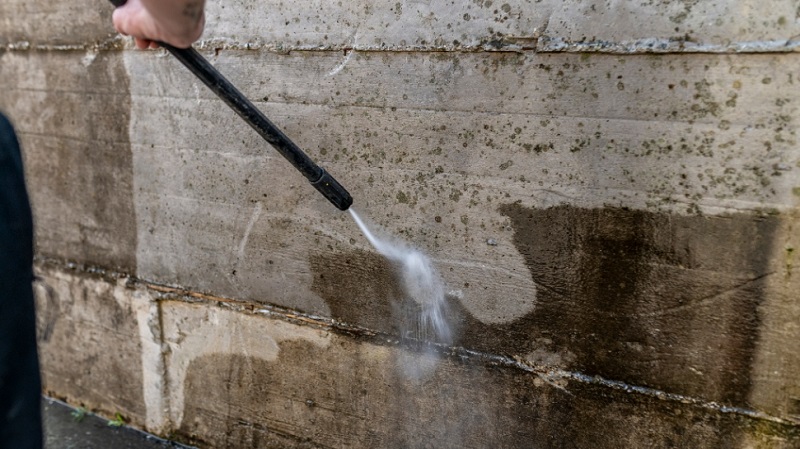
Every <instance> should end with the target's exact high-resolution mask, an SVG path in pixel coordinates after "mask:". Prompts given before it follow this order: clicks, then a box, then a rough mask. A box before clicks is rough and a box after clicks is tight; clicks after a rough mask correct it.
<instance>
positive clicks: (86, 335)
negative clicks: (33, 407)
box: [37, 263, 163, 427]
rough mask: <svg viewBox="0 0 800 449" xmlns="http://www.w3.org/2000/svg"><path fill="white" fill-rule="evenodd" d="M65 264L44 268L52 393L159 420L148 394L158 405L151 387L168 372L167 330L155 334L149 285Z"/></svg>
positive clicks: (41, 299) (42, 319)
mask: <svg viewBox="0 0 800 449" xmlns="http://www.w3.org/2000/svg"><path fill="white" fill-rule="evenodd" d="M61 268H62V267H59V266H58V265H52V264H48V263H43V264H39V265H38V266H37V274H38V275H39V276H40V277H41V278H42V280H43V283H44V285H46V286H48V288H44V287H41V286H40V287H37V318H38V337H39V357H40V363H41V369H42V377H43V388H44V392H45V394H48V395H50V396H53V397H57V398H62V399H64V400H66V401H68V402H70V403H71V404H74V405H81V406H83V407H86V408H87V409H89V410H95V411H99V412H101V413H102V414H104V415H106V416H114V415H115V414H116V413H119V414H121V415H122V416H123V417H124V418H125V419H126V422H129V423H131V424H133V425H136V426H141V427H144V426H146V425H148V424H152V419H151V420H150V421H148V414H150V415H152V416H157V415H158V409H157V408H153V407H150V408H148V406H147V403H146V401H145V399H146V398H148V399H151V403H152V397H153V393H152V389H153V388H158V386H159V385H161V382H160V379H161V377H162V376H163V374H162V371H161V370H158V369H157V368H158V367H157V365H158V363H160V345H159V344H158V343H157V341H158V340H156V339H155V338H159V337H160V332H150V327H151V326H152V329H154V330H156V331H157V330H158V314H157V311H156V310H155V309H151V307H150V306H151V304H154V303H151V300H150V297H149V295H148V293H147V292H146V291H136V290H134V289H131V288H128V287H126V285H125V282H126V280H125V279H124V278H120V279H117V280H114V279H110V278H104V277H102V276H98V275H87V274H86V273H80V272H72V271H68V270H63V269H61ZM48 290H49V293H48ZM153 312H156V313H153ZM142 331H145V332H142ZM153 345H155V348H156V351H155V352H153V351H152V349H153ZM150 356H152V357H150ZM159 393H161V392H159ZM151 427H153V426H151Z"/></svg>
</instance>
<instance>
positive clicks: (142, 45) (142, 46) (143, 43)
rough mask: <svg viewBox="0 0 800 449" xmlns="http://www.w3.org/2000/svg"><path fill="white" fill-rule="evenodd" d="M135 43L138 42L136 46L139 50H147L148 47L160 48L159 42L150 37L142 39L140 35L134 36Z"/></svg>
mask: <svg viewBox="0 0 800 449" xmlns="http://www.w3.org/2000/svg"><path fill="white" fill-rule="evenodd" d="M133 41H134V43H136V48H138V49H139V50H147V49H148V48H153V49H155V48H158V42H156V41H151V40H150V39H142V38H138V37H134V38H133Z"/></svg>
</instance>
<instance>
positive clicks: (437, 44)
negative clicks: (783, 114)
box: [204, 0, 800, 52]
mask: <svg viewBox="0 0 800 449" xmlns="http://www.w3.org/2000/svg"><path fill="white" fill-rule="evenodd" d="M208 17H209V20H208V23H209V27H208V30H207V31H206V33H205V35H204V39H207V40H210V41H211V42H208V44H207V45H209V46H213V45H224V44H225V43H237V44H239V45H241V44H244V43H249V44H251V45H255V46H257V47H258V46H267V47H272V48H279V49H296V48H306V49H308V48H320V47H322V48H342V47H346V48H355V49H361V50H366V49H375V50H401V51H404V50H407V49H408V48H417V49H422V48H424V49H474V48H484V49H488V50H498V49H511V50H513V49H518V48H534V49H538V50H540V51H564V50H577V49H580V50H582V51H618V52H631V51H633V52H653V51H737V50H757V51H758V50H761V51H764V50H770V51H781V50H783V51H785V50H787V49H791V48H796V47H797V43H796V42H794V41H793V39H796V36H797V35H798V34H800V22H798V13H797V4H796V2H793V1H791V0H780V1H772V2H770V6H769V8H764V7H763V2H760V1H758V0H738V1H728V2H726V1H712V0H699V1H698V0H686V1H670V2H661V1H649V2H629V1H620V0H614V1H584V2H580V3H577V4H570V5H569V6H566V5H565V4H564V2H563V1H560V0H544V1H542V0H536V1H531V0H503V1H493V0H473V1H468V2H451V1H443V0H428V1H424V0H423V1H418V0H415V1H402V2H396V1H381V2H373V1H350V2H340V3H337V2H314V1H306V2H292V3H278V4H271V5H269V6H265V5H260V4H256V3H253V2H251V1H247V0H245V1H242V0H239V1H236V2H212V3H210V4H209V14H208Z"/></svg>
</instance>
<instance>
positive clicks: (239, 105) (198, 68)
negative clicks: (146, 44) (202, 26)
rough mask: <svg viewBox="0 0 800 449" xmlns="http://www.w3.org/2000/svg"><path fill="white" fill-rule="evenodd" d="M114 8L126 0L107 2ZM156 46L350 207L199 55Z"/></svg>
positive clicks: (346, 196)
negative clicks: (173, 58) (172, 57)
mask: <svg viewBox="0 0 800 449" xmlns="http://www.w3.org/2000/svg"><path fill="white" fill-rule="evenodd" d="M110 1H111V3H112V4H114V6H116V7H120V6H122V5H124V4H125V2H126V0H110ZM158 45H159V46H161V47H163V48H165V49H166V50H167V51H168V52H170V53H172V56H174V57H176V58H177V59H178V60H179V61H180V62H181V63H183V65H185V66H186V68H188V69H189V70H190V71H191V72H192V73H194V74H195V76H197V77H198V78H200V80H201V81H202V82H203V84H205V85H206V86H208V88H209V89H211V90H212V91H213V92H214V93H215V94H217V96H218V97H219V98H220V99H222V101H224V102H225V103H227V104H228V106H230V107H231V109H233V110H234V111H236V113H237V114H239V117H241V118H243V119H244V121H246V122H247V123H248V124H249V125H250V126H251V127H252V128H253V129H255V130H256V132H257V133H259V134H260V135H261V137H263V138H264V140H266V141H267V142H269V144H270V145H272V146H273V147H274V148H275V149H276V150H278V152H279V153H281V155H283V157H285V158H286V159H287V160H288V161H289V162H290V163H291V164H292V165H294V167H295V168H296V169H298V170H300V173H302V174H303V176H305V177H306V179H308V180H309V182H311V185H312V186H314V188H316V189H317V190H318V191H319V193H321V194H322V196H324V197H325V198H327V199H328V201H330V202H331V203H332V204H333V205H334V206H336V207H337V208H338V209H339V210H347V209H348V208H349V207H350V205H351V204H353V197H352V196H350V193H348V192H347V189H345V188H344V187H343V186H342V185H341V184H339V182H338V181H336V179H334V178H333V176H331V175H330V174H329V173H328V172H326V171H325V169H323V168H322V167H320V166H319V165H317V164H315V163H314V161H312V160H311V158H309V157H308V155H307V154H305V153H304V152H303V150H301V149H300V148H299V147H298V146H297V145H296V144H295V143H294V142H292V141H291V140H290V139H289V138H288V137H287V136H286V134H284V133H283V132H282V131H281V130H280V129H278V127H277V126H275V125H274V124H273V123H272V122H271V121H269V119H268V118H267V117H266V116H265V115H264V114H263V113H262V112H261V111H260V110H258V108H256V107H255V106H254V105H253V103H251V102H250V100H248V99H247V98H246V97H245V96H244V95H243V94H242V93H241V92H239V90H238V89H236V87H235V86H234V85H233V84H231V83H230V81H228V80H227V79H226V78H225V77H224V76H222V74H221V73H219V72H218V71H217V69H215V68H214V66H212V65H211V64H210V63H209V62H208V61H207V60H206V59H205V58H204V57H203V56H202V55H200V53H198V52H197V50H195V49H194V48H192V47H189V48H176V47H173V46H172V45H169V44H166V43H164V42H158Z"/></svg>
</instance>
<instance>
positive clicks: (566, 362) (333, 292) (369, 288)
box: [311, 204, 782, 406]
mask: <svg viewBox="0 0 800 449" xmlns="http://www.w3.org/2000/svg"><path fill="white" fill-rule="evenodd" d="M500 211H501V213H502V214H503V215H505V216H507V217H508V218H509V220H510V222H511V226H512V227H513V230H514V237H513V242H514V245H515V246H516V248H517V250H518V251H519V252H520V254H521V255H522V257H523V258H524V260H525V264H526V265H527V268H528V269H529V271H530V276H531V278H532V280H533V282H534V283H535V284H536V286H537V289H538V291H537V302H536V306H535V308H534V310H533V311H532V312H530V313H528V314H527V315H525V316H523V317H521V318H519V319H516V320H514V321H511V322H508V323H502V324H486V323H483V322H481V321H480V320H478V319H476V318H475V317H474V316H472V315H471V314H470V313H469V311H468V310H467V309H466V308H465V307H463V306H462V305H461V303H460V302H459V300H458V298H455V297H452V298H450V300H449V303H450V309H451V310H450V319H451V322H452V323H453V325H454V326H456V327H458V328H459V332H458V340H457V344H458V345H462V346H464V347H467V348H470V349H476V350H480V351H485V352H488V353H493V354H507V355H514V356H518V357H521V358H522V359H524V360H526V361H527V362H529V363H534V364H536V365H546V366H554V367H557V368H561V369H567V370H573V371H578V372H581V373H584V374H588V375H599V376H603V377H605V378H608V379H614V380H619V381H623V382H628V383H630V384H633V385H641V386H648V387H652V388H657V389H662V390H666V391H669V392H674V393H679V394H684V395H688V396H692V397H697V398H703V399H706V400H711V401H721V402H724V403H727V404H736V405H740V406H747V405H748V402H747V401H748V395H749V392H750V388H751V383H752V378H751V377H752V376H751V365H752V363H753V359H754V356H755V351H756V344H757V342H758V339H759V331H760V326H761V317H760V311H759V307H760V305H761V304H762V301H763V299H764V297H765V295H766V294H767V293H766V289H767V288H768V287H767V279H768V277H769V276H770V274H772V271H771V268H770V260H771V259H770V258H771V250H772V245H773V240H774V239H775V238H776V235H775V234H776V232H777V230H778V228H779V226H780V224H781V220H782V217H781V216H778V215H766V216H759V215H751V214H733V215H727V216H699V215H698V216H679V215H671V214H666V213H656V212H647V211H641V210H629V209H620V208H603V209H581V208H574V207H569V206H559V207H553V208H549V209H528V208H524V207H521V206H519V205H516V204H511V205H507V206H503V207H501V209H500ZM311 265H312V271H313V272H314V273H315V276H314V286H313V289H314V291H315V292H316V293H317V294H318V295H320V296H321V297H322V298H324V299H325V300H326V302H327V303H328V304H330V306H331V311H332V317H333V318H334V319H337V320H341V321H345V322H347V323H350V324H356V325H360V326H364V327H368V328H370V329H376V330H379V331H383V332H387V333H390V334H394V335H399V332H401V330H402V329H403V326H402V325H399V324H398V323H400V322H402V319H407V318H408V317H410V316H412V315H413V312H414V311H415V310H416V309H415V307H414V305H413V304H408V303H407V302H404V301H403V300H402V292H401V291H400V290H399V289H398V287H397V285H396V283H395V280H394V273H393V271H392V267H391V265H390V264H389V263H388V262H385V261H384V260H383V259H382V258H380V256H378V255H375V254H372V253H368V252H363V251H354V252H348V253H345V254H336V255H320V256H319V257H315V258H314V262H312V264H311ZM345 273H346V274H345ZM479 288H481V286H478V285H471V286H470V287H469V289H468V290H466V294H474V293H472V292H473V291H477V290H478V289H479ZM491 306H492V305H491V304H488V303H487V304H486V305H485V307H491ZM398 310H400V311H401V313H400V314H398ZM398 317H400V319H401V320H400V321H398Z"/></svg>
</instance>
